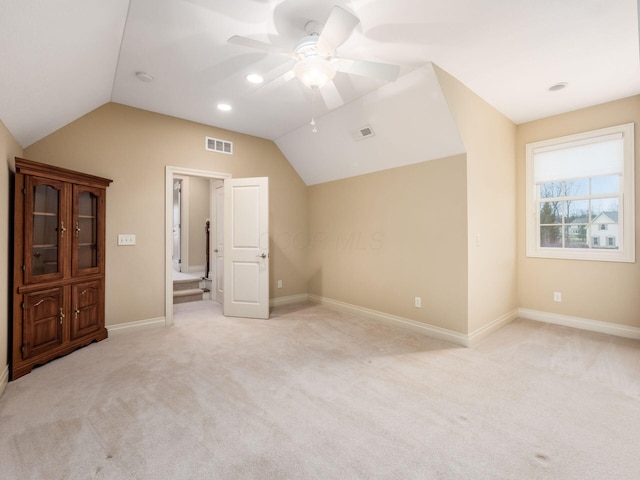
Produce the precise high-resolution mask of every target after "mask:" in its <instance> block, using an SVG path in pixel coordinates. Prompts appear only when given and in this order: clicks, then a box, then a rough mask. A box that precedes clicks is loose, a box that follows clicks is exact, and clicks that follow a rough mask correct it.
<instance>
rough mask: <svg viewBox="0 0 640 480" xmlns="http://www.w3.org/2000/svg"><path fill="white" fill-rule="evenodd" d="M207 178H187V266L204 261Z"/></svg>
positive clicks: (207, 216)
mask: <svg viewBox="0 0 640 480" xmlns="http://www.w3.org/2000/svg"><path fill="white" fill-rule="evenodd" d="M209 203H210V198H209V179H208V178H202V177H190V178H189V265H188V267H189V268H194V267H203V266H204V265H205V263H206V244H207V242H206V234H205V222H206V221H207V219H209Z"/></svg>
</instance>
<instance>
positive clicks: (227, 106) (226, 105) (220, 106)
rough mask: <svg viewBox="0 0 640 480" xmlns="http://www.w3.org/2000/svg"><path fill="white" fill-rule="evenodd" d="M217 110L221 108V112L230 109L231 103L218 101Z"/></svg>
mask: <svg viewBox="0 0 640 480" xmlns="http://www.w3.org/2000/svg"><path fill="white" fill-rule="evenodd" d="M218 110H222V111H223V112H228V111H230V110H231V105H229V104H228V103H219V104H218Z"/></svg>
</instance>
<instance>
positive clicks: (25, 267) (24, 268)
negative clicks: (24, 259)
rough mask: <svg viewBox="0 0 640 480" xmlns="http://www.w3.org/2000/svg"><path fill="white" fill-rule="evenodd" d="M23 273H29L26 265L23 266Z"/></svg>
mask: <svg viewBox="0 0 640 480" xmlns="http://www.w3.org/2000/svg"><path fill="white" fill-rule="evenodd" d="M22 271H23V272H26V271H27V266H26V265H25V264H24V263H23V264H22Z"/></svg>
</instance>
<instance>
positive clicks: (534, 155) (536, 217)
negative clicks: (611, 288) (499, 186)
mask: <svg viewBox="0 0 640 480" xmlns="http://www.w3.org/2000/svg"><path fill="white" fill-rule="evenodd" d="M633 149H634V145H633V123H629V124H626V125H620V126H615V127H609V128H603V129H600V130H595V131H592V132H586V133H581V134H576V135H570V136H567V137H561V138H555V139H551V140H544V141H541V142H536V143H530V144H527V152H526V153H527V256H529V257H544V258H566V259H577V260H604V261H617V262H634V261H635V238H634V230H635V226H634V220H635V213H634V171H633V168H634V151H633ZM601 231H606V236H605V234H604V233H600V232H601Z"/></svg>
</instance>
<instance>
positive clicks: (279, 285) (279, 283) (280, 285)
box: [278, 280, 282, 288]
mask: <svg viewBox="0 0 640 480" xmlns="http://www.w3.org/2000/svg"><path fill="white" fill-rule="evenodd" d="M278 288H282V280H278Z"/></svg>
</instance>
